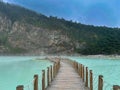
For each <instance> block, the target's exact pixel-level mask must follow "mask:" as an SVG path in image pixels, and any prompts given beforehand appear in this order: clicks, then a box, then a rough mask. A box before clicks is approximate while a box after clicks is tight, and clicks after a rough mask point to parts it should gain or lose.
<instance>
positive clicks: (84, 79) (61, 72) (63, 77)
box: [16, 58, 120, 90]
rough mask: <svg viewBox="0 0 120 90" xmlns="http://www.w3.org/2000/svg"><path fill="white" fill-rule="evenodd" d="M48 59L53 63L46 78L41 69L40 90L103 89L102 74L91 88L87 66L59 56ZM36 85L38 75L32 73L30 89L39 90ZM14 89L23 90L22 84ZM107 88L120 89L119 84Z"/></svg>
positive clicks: (90, 71) (91, 75)
mask: <svg viewBox="0 0 120 90" xmlns="http://www.w3.org/2000/svg"><path fill="white" fill-rule="evenodd" d="M50 60H52V62H54V65H53V66H50V67H48V68H47V78H46V77H45V70H43V71H42V72H43V73H42V85H41V87H42V90H103V83H104V82H103V76H102V75H99V76H98V86H97V88H96V89H93V73H92V70H89V71H88V68H87V67H85V66H84V65H82V64H79V63H78V62H76V61H72V60H67V59H62V60H60V59H59V58H54V59H53V58H52V59H50ZM46 81H47V82H46ZM46 83H47V85H46ZM38 86H39V85H38V75H34V82H33V89H30V90H39V89H38ZM16 90H24V86H23V85H18V86H17V87H16ZM25 90H26V89H25ZM28 90H29V89H28ZM106 90H108V89H106ZM109 90H120V86H118V85H113V86H112V88H111V89H109Z"/></svg>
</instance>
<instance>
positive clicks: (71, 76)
mask: <svg viewBox="0 0 120 90" xmlns="http://www.w3.org/2000/svg"><path fill="white" fill-rule="evenodd" d="M46 90H89V89H88V88H86V87H85V84H84V82H83V81H82V79H81V78H80V76H79V75H78V73H77V72H76V71H75V69H74V68H73V67H72V65H70V64H69V63H66V62H64V60H62V61H61V66H60V69H59V72H58V73H57V75H56V77H55V78H54V80H53V81H52V83H51V84H50V86H49V87H48V88H47V89H46Z"/></svg>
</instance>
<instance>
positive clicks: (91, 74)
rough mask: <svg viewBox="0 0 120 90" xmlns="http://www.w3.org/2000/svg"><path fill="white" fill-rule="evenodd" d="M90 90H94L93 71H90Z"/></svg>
mask: <svg viewBox="0 0 120 90" xmlns="http://www.w3.org/2000/svg"><path fill="white" fill-rule="evenodd" d="M90 90H93V73H92V70H90Z"/></svg>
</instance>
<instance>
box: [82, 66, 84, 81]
mask: <svg viewBox="0 0 120 90" xmlns="http://www.w3.org/2000/svg"><path fill="white" fill-rule="evenodd" d="M82 79H83V82H84V65H83V67H82Z"/></svg>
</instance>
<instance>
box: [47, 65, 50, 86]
mask: <svg viewBox="0 0 120 90" xmlns="http://www.w3.org/2000/svg"><path fill="white" fill-rule="evenodd" d="M49 77H50V70H49V67H47V86H49V85H50V83H49V81H50V79H49Z"/></svg>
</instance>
